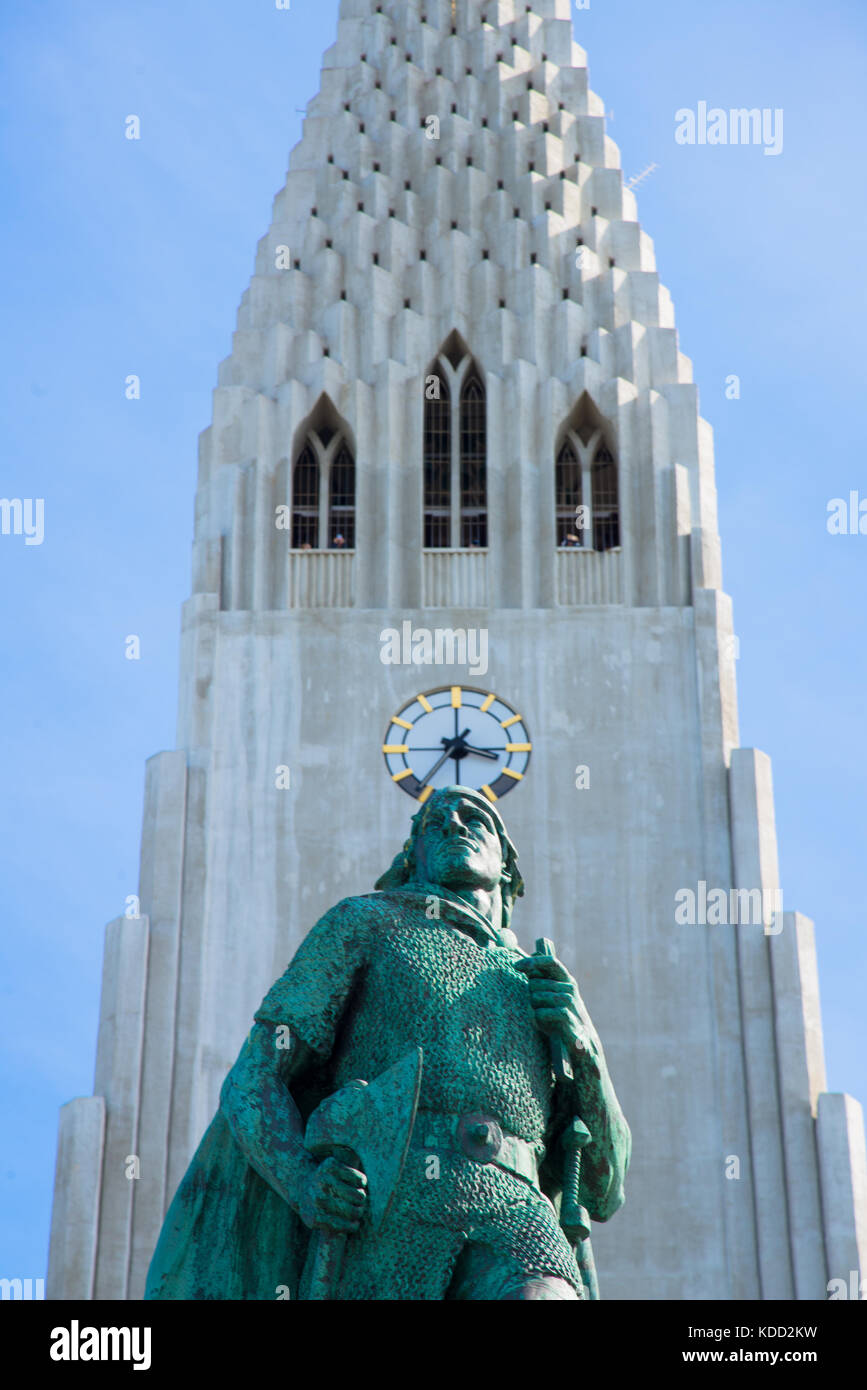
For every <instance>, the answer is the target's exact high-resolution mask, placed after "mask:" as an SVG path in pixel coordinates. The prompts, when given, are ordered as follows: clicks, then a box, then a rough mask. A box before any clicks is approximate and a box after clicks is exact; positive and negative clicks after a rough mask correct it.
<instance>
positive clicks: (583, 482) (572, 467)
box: [554, 402, 620, 550]
mask: <svg viewBox="0 0 867 1390" xmlns="http://www.w3.org/2000/svg"><path fill="white" fill-rule="evenodd" d="M578 418H579V420H580V421H582V423H578V424H576V425H574V426H571V427H570V428H568V429H567V430H566V435H565V438H564V440H563V443H562V444H561V446H560V450H559V452H558V454H557V459H556V464H555V473H554V486H555V495H556V527H557V545H558V546H559V547H560V548H561V549H566V550H568V549H577V548H579V547H580V548H583V549H585V550H615V549H617V548H618V547H619V545H620V503H619V494H618V482H617V462H616V460H615V458H614V454H613V453H612V451H611V449H610V448H609V446H608V444H607V443H606V440H605V435H604V434H603V425H602V422H601V417H599V416H598V412H596V411H595V408H594V407H593V406H592V403H589V402H588V404H587V406H586V410H585V409H584V408H582V409H581V413H580V415H579V417H578Z"/></svg>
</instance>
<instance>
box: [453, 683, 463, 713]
mask: <svg viewBox="0 0 867 1390" xmlns="http://www.w3.org/2000/svg"><path fill="white" fill-rule="evenodd" d="M462 699H463V691H462V690H461V687H460V686H459V685H453V686H452V709H460V708H461V702H462Z"/></svg>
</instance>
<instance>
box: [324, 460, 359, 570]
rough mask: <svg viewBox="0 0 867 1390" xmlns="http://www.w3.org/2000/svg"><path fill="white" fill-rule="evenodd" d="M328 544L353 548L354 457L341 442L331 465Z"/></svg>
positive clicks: (336, 548) (340, 548)
mask: <svg viewBox="0 0 867 1390" xmlns="http://www.w3.org/2000/svg"><path fill="white" fill-rule="evenodd" d="M330 486H331V504H330V507H329V516H328V544H329V545H330V547H331V548H332V550H342V549H345V550H354V549H355V459H354V458H353V457H352V455H351V453H350V452H349V450H348V449H347V447H346V445H345V444H342V445H341V447H340V451H339V453H338V455H337V457H336V459H335V460H334V462H333V463H332V465H331V480H330Z"/></svg>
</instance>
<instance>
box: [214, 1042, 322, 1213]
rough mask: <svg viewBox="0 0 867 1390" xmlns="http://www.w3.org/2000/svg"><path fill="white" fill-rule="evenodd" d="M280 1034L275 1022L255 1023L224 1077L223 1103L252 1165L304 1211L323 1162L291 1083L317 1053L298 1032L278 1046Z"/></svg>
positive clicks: (237, 1141)
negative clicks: (311, 1145)
mask: <svg viewBox="0 0 867 1390" xmlns="http://www.w3.org/2000/svg"><path fill="white" fill-rule="evenodd" d="M283 1036H285V1030H284V1034H283ZM277 1040H278V1038H277V1030H276V1029H275V1027H274V1025H273V1024H269V1023H263V1022H257V1023H254V1025H253V1027H252V1029H251V1031H250V1033H249V1034H248V1037H247V1040H246V1042H245V1043H244V1046H243V1047H242V1048H241V1051H240V1053H239V1055H238V1060H237V1061H236V1063H235V1065H234V1066H233V1068H232V1070H231V1071H230V1072H229V1075H228V1076H227V1077H226V1080H225V1082H224V1083H223V1089H222V1091H221V1093H220V1108H221V1109H222V1111H223V1114H224V1115H225V1117H226V1120H227V1122H228V1125H229V1128H230V1130H231V1131H232V1135H233V1137H234V1139H235V1141H236V1143H237V1144H238V1145H239V1146H240V1148H241V1150H242V1151H243V1153H244V1155H245V1157H246V1159H247V1162H248V1163H249V1164H250V1166H251V1167H252V1168H254V1169H255V1170H256V1172H257V1173H258V1174H259V1176H260V1177H261V1178H264V1180H265V1182H267V1183H268V1184H269V1186H270V1187H272V1188H273V1189H274V1191H275V1192H277V1193H278V1194H279V1196H281V1197H282V1198H283V1200H284V1201H286V1202H288V1204H289V1206H290V1207H292V1209H293V1210H294V1211H296V1212H298V1213H299V1215H303V1213H302V1211H301V1206H302V1202H303V1198H304V1194H305V1193H306V1192H307V1191H308V1189H309V1186H310V1182H311V1180H312V1178H313V1174H314V1173H315V1171H316V1169H317V1167H318V1164H317V1162H316V1160H315V1159H314V1158H313V1157H312V1155H311V1154H309V1153H308V1152H307V1150H306V1149H305V1147H304V1124H303V1122H302V1119H301V1116H300V1114H299V1111H298V1107H297V1105H296V1104H295V1101H294V1100H293V1098H292V1092H291V1089H290V1088H291V1086H292V1085H293V1083H294V1084H297V1083H298V1081H300V1080H301V1079H302V1078H303V1076H304V1075H305V1073H306V1072H307V1071H308V1069H309V1068H310V1066H311V1064H312V1063H313V1062H314V1061H315V1060H316V1058H315V1054H314V1053H313V1051H312V1050H311V1049H310V1048H309V1047H308V1046H307V1045H306V1043H304V1042H303V1041H302V1039H300V1038H299V1037H297V1035H295V1034H293V1035H292V1036H291V1038H290V1039H289V1046H288V1047H283V1046H281V1047H280V1048H279V1049H278V1047H277ZM320 1062H321V1059H320Z"/></svg>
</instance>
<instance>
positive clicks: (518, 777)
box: [503, 767, 524, 782]
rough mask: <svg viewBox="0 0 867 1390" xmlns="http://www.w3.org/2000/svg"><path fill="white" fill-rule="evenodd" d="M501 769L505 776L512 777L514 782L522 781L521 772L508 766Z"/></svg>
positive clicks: (522, 775)
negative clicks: (514, 770)
mask: <svg viewBox="0 0 867 1390" xmlns="http://www.w3.org/2000/svg"><path fill="white" fill-rule="evenodd" d="M503 771H504V773H505V774H506V776H507V777H513V778H514V779H515V781H516V782H522V781H523V779H524V774H523V772H513V771H512V769H511V768H510V767H504V768H503Z"/></svg>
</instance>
